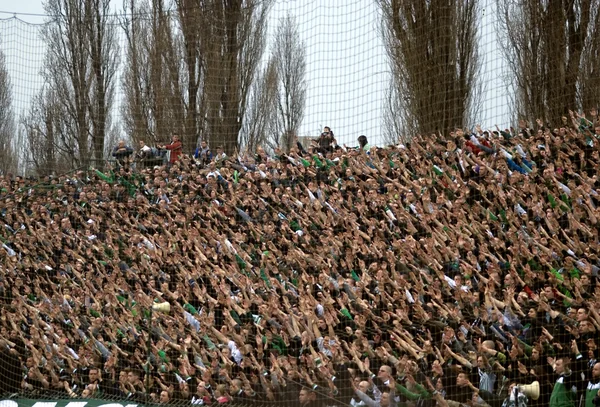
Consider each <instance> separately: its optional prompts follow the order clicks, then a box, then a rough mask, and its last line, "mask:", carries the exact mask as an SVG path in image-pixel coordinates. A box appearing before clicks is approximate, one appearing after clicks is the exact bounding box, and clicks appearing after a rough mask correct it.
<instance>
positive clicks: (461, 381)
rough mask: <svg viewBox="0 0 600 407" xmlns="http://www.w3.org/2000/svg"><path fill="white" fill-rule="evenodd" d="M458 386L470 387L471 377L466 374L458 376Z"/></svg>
mask: <svg viewBox="0 0 600 407" xmlns="http://www.w3.org/2000/svg"><path fill="white" fill-rule="evenodd" d="M456 385H457V386H458V387H465V386H468V385H469V376H468V375H467V374H466V373H464V372H461V373H459V374H458V376H456Z"/></svg>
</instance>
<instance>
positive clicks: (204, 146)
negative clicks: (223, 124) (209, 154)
mask: <svg viewBox="0 0 600 407" xmlns="http://www.w3.org/2000/svg"><path fill="white" fill-rule="evenodd" d="M200 147H202V149H205V148H207V147H208V143H207V142H206V140H202V141H201V142H200Z"/></svg>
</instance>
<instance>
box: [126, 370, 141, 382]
mask: <svg viewBox="0 0 600 407" xmlns="http://www.w3.org/2000/svg"><path fill="white" fill-rule="evenodd" d="M127 380H128V382H129V383H131V384H135V383H137V382H138V381H139V380H140V374H139V373H138V372H136V371H135V370H130V371H129V373H128V374H127Z"/></svg>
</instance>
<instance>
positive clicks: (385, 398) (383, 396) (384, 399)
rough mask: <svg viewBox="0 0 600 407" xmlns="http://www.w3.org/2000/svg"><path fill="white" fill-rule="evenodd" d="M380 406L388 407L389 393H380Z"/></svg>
mask: <svg viewBox="0 0 600 407" xmlns="http://www.w3.org/2000/svg"><path fill="white" fill-rule="evenodd" d="M379 405H380V406H381V407H388V406H389V405H390V393H388V392H387V391H386V392H383V393H381V400H380V402H379Z"/></svg>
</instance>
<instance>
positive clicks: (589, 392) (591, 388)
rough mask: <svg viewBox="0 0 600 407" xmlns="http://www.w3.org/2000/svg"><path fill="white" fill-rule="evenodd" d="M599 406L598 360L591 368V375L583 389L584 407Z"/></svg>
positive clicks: (599, 372)
mask: <svg viewBox="0 0 600 407" xmlns="http://www.w3.org/2000/svg"><path fill="white" fill-rule="evenodd" d="M594 406H595V407H598V406H600V362H598V363H596V364H595V365H594V367H593V368H592V377H591V379H590V381H589V382H588V385H587V388H586V390H585V407H594Z"/></svg>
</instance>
